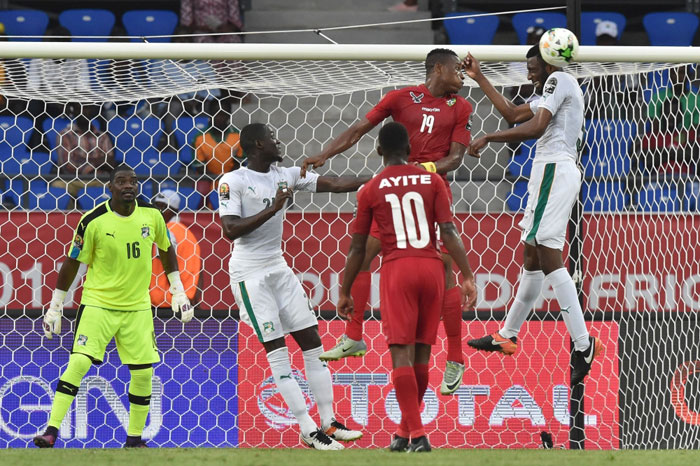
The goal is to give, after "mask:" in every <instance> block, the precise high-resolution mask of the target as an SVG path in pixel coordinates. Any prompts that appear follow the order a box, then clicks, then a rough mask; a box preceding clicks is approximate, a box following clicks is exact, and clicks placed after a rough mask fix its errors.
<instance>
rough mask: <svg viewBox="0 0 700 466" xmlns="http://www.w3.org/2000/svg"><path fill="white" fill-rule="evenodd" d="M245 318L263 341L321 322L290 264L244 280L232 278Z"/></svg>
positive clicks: (236, 298) (243, 317)
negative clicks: (238, 280) (237, 280)
mask: <svg viewBox="0 0 700 466" xmlns="http://www.w3.org/2000/svg"><path fill="white" fill-rule="evenodd" d="M231 289H232V290H233V297H234V298H235V300H236V304H237V305H238V309H239V310H240V314H241V320H242V321H243V322H245V323H246V324H247V325H249V326H250V327H252V328H253V330H254V331H255V334H256V335H257V336H258V339H259V340H260V342H261V343H264V342H266V341H272V340H276V339H278V338H283V337H284V336H285V335H287V334H288V333H292V332H297V331H299V330H303V329H305V328H309V327H313V326H314V325H318V321H317V320H316V314H315V313H314V311H313V309H312V307H311V302H310V301H309V298H308V297H307V296H306V293H305V292H304V289H303V288H302V286H301V283H300V282H299V279H298V278H297V277H296V275H294V272H292V269H290V268H289V267H288V266H286V265H285V266H284V267H277V268H274V269H271V270H269V271H263V272H261V273H260V274H256V275H255V276H254V277H252V278H248V279H246V280H245V281H242V282H236V281H233V280H231Z"/></svg>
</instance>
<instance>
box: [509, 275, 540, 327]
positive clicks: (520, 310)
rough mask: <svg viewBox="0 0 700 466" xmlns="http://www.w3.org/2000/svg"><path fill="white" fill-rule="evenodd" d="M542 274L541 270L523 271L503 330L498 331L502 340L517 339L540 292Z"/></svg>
mask: <svg viewBox="0 0 700 466" xmlns="http://www.w3.org/2000/svg"><path fill="white" fill-rule="evenodd" d="M543 283H544V273H543V272H542V271H541V270H523V276H522V277H521V278H520V283H518V291H517V293H516V294H515V300H514V301H513V304H511V306H510V308H509V309H508V313H507V314H506V321H505V323H504V324H503V328H502V329H501V330H499V331H498V333H500V334H501V336H502V337H503V338H511V337H517V336H518V332H520V327H522V326H523V323H524V322H525V320H526V319H527V316H528V315H529V314H530V311H531V310H532V307H533V306H534V305H535V300H536V299H537V298H538V297H539V295H540V293H541V292H542V284H543Z"/></svg>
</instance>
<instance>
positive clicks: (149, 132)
mask: <svg viewBox="0 0 700 466" xmlns="http://www.w3.org/2000/svg"><path fill="white" fill-rule="evenodd" d="M107 132H108V133H109V134H110V135H111V136H112V137H113V138H114V146H115V149H116V158H117V159H118V160H122V161H124V162H126V163H127V164H128V165H129V166H130V167H131V168H133V169H134V170H137V169H140V168H139V167H138V165H139V163H141V161H142V160H145V159H147V158H150V157H153V156H154V155H155V156H157V155H158V151H157V150H156V146H157V145H158V138H159V137H160V133H161V127H160V120H158V119H157V118H154V117H149V118H140V117H130V118H126V119H125V118H120V117H115V118H112V119H111V120H109V121H108V122H107Z"/></svg>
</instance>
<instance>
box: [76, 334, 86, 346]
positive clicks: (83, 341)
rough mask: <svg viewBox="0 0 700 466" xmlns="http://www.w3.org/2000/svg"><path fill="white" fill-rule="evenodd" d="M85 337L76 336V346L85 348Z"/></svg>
mask: <svg viewBox="0 0 700 466" xmlns="http://www.w3.org/2000/svg"><path fill="white" fill-rule="evenodd" d="M87 340H88V339H87V336H85V335H78V341H77V343H78V346H85V345H87Z"/></svg>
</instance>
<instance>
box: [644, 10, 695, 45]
mask: <svg viewBox="0 0 700 466" xmlns="http://www.w3.org/2000/svg"><path fill="white" fill-rule="evenodd" d="M642 22H643V23H644V30H645V31H646V33H647V36H648V37H649V43H650V44H651V45H677V46H689V45H691V44H692V43H693V38H694V37H695V32H696V31H697V29H698V17H697V16H696V15H694V14H693V13H685V12H675V11H664V12H657V13H648V14H646V15H644V18H643V19H642Z"/></svg>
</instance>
